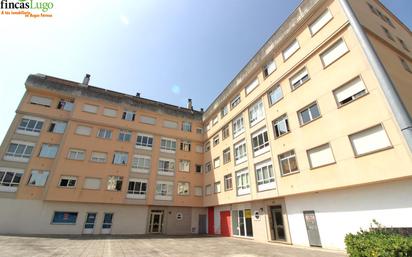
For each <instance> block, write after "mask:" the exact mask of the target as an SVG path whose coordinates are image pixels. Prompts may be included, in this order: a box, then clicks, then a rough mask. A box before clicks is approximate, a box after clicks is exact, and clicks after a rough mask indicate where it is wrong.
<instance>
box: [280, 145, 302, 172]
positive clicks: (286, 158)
mask: <svg viewBox="0 0 412 257" xmlns="http://www.w3.org/2000/svg"><path fill="white" fill-rule="evenodd" d="M278 157H279V164H280V172H281V174H282V176H285V175H289V174H292V173H296V172H299V169H298V163H297V161H296V155H295V150H290V151H288V152H286V153H283V154H280V155H279V156H278Z"/></svg>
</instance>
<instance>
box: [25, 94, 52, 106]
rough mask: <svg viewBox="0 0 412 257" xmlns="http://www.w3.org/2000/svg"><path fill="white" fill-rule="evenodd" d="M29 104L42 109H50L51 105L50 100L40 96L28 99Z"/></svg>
mask: <svg viewBox="0 0 412 257" xmlns="http://www.w3.org/2000/svg"><path fill="white" fill-rule="evenodd" d="M30 103H31V104H35V105H41V106H44V107H50V106H51V104H52V99H50V98H47V97H41V96H32V97H31V98H30Z"/></svg>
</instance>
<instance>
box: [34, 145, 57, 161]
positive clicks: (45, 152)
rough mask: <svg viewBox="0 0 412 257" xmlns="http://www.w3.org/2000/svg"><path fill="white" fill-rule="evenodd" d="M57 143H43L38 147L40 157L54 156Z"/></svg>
mask: <svg viewBox="0 0 412 257" xmlns="http://www.w3.org/2000/svg"><path fill="white" fill-rule="evenodd" d="M58 150H59V145H52V144H43V145H42V146H41V149H40V155H39V156H40V157H43V158H56V155H57V151H58Z"/></svg>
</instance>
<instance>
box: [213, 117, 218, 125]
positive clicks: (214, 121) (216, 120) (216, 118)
mask: <svg viewBox="0 0 412 257" xmlns="http://www.w3.org/2000/svg"><path fill="white" fill-rule="evenodd" d="M218 121H219V117H217V115H216V117H214V118H213V119H212V126H214V125H216V124H217V122H218Z"/></svg>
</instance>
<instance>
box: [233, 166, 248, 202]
mask: <svg viewBox="0 0 412 257" xmlns="http://www.w3.org/2000/svg"><path fill="white" fill-rule="evenodd" d="M236 189H237V195H239V196H240V195H247V194H250V184H249V171H247V170H242V171H238V172H236Z"/></svg>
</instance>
